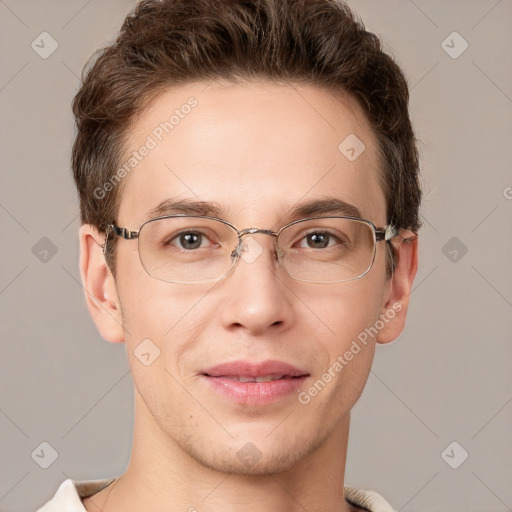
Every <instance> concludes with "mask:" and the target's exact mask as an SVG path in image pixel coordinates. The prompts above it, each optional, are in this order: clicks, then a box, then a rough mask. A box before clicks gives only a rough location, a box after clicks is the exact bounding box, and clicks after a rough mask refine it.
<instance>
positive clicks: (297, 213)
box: [146, 198, 362, 219]
mask: <svg viewBox="0 0 512 512" xmlns="http://www.w3.org/2000/svg"><path fill="white" fill-rule="evenodd" d="M173 214H185V215H204V216H208V217H218V218H221V219H223V218H225V217H226V210H224V209H223V208H222V207H221V206H219V205H218V204H217V203H214V202H211V201H193V200H191V199H173V198H169V199H165V200H164V201H162V202H161V203H160V204H158V205H157V206H155V207H154V208H152V209H151V210H149V211H148V212H147V214H146V216H147V217H146V218H148V219H153V218H155V217H162V216H164V215H173ZM318 215H344V216H349V217H356V218H358V219H361V218H362V214H361V211H360V210H359V208H358V207H357V206H355V205H353V204H350V203H347V202H345V201H342V200H341V199H337V198H325V199H315V200H311V201H303V202H300V203H298V204H296V205H294V206H293V207H292V208H291V210H289V212H288V213H287V214H286V216H287V217H292V218H304V217H315V216H318Z"/></svg>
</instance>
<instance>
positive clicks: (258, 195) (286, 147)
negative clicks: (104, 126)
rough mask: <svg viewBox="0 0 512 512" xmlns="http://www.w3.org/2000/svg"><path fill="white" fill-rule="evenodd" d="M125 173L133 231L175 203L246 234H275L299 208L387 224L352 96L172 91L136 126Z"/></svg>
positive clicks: (126, 220)
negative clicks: (328, 202)
mask: <svg viewBox="0 0 512 512" xmlns="http://www.w3.org/2000/svg"><path fill="white" fill-rule="evenodd" d="M121 166H123V168H124V170H125V174H126V177H125V178H124V179H123V182H122V195H121V202H120V207H119V212H118V218H117V219H116V221H117V222H118V223H119V224H122V225H128V226H131V227H133V226H136V225H140V224H141V223H142V222H144V221H145V220H147V219H148V218H150V217H151V214H153V216H154V213H155V211H157V210H155V208H156V207H157V206H158V205H159V204H161V203H162V202H164V201H166V200H169V198H173V200H176V201H185V202H187V201H189V202H190V201H194V202H209V203H213V204H215V205H216V206H217V207H218V209H217V211H218V212H219V213H220V214H222V215H223V216H224V218H227V220H231V221H233V222H235V223H237V224H239V225H245V224H244V223H246V222H247V223H248V224H247V225H249V224H250V225H257V224H261V225H263V223H269V224H272V225H273V224H274V223H275V222H276V221H278V220H279V219H284V220H286V216H287V214H288V213H290V212H291V211H292V210H293V208H294V207H295V206H296V205H297V204H302V203H304V202H307V201H309V202H311V201H314V200H325V199H337V200H340V201H344V202H345V203H348V204H350V205H353V206H355V207H356V208H357V209H358V210H359V211H360V212H361V215H362V216H363V217H365V218H368V219H370V220H373V221H374V222H375V223H376V224H382V223H383V222H385V220H386V219H385V212H386V205H385V199H384V194H383V191H382V189H381V187H380V184H379V174H380V169H379V162H378V158H377V146H376V142H375V137H374V135H373V134H372V132H371V129H370V127H369V125H368V123H367V120H366V118H365V116H364V114H363V112H362V110H361V109H360V108H359V105H358V104H357V103H356V101H355V100H354V99H353V98H351V97H350V96H348V95H346V94H341V93H339V92H336V93H335V92H329V91H326V90H324V89H321V88H319V87H315V86H311V85H308V86H304V85H301V86H299V85H291V84H275V83H269V82H265V81H253V82H248V83H244V84H233V83H228V82H213V83H210V84H208V83H199V82H198V83H192V84H187V85H186V86H182V87H178V88H173V89H168V90H166V91H164V92H162V93H161V94H159V95H158V96H157V97H156V98H155V99H154V100H153V101H152V102H151V103H150V104H149V106H148V108H147V109H146V110H145V111H143V112H142V114H141V115H140V116H139V117H138V118H137V119H136V120H135V121H134V123H133V126H132V129H131V130H130V132H129V135H128V138H127V144H126V150H125V152H124V153H123V155H122V158H121ZM198 214H201V213H200V212H198ZM228 217H229V218H228Z"/></svg>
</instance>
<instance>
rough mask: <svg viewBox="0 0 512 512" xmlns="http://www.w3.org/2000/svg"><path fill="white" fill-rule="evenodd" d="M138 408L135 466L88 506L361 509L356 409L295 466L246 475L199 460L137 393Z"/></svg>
mask: <svg viewBox="0 0 512 512" xmlns="http://www.w3.org/2000/svg"><path fill="white" fill-rule="evenodd" d="M135 412H136V413H135V426H134V438H133V447H132V453H131V459H130V463H129V466H128V469H127V470H126V472H125V473H124V474H123V475H122V476H121V477H120V478H119V479H118V480H117V481H116V483H115V485H113V484H112V485H110V486H109V487H108V488H107V489H105V490H104V491H102V493H99V494H103V496H102V497H99V495H97V496H94V497H92V498H91V503H93V504H94V506H90V508H89V507H88V503H87V500H86V501H84V505H85V506H86V509H87V510H88V511H89V510H90V511H91V512H92V511H94V512H96V510H97V508H99V509H100V510H102V512H120V511H121V510H122V511H123V512H135V511H139V510H143V509H146V510H148V509H153V510H183V511H190V512H199V511H203V510H205V511H206V510H208V511H212V512H217V511H223V512H235V511H239V510H241V509H244V510H254V511H260V510H261V511H263V510H264V511H266V512H274V511H275V512H278V511H279V512H280V511H282V510H287V511H289V512H295V511H297V512H299V511H301V512H303V511H304V510H308V511H309V512H316V511H325V510H332V511H336V512H350V511H351V510H354V509H353V508H351V507H350V506H349V504H348V503H347V502H346V501H345V499H344V490H343V482H344V475H345V462H346V452H347V443H348V431H349V424H350V417H349V415H347V416H346V417H344V418H343V419H342V421H341V422H340V424H338V425H337V427H336V429H335V430H334V431H333V432H332V433H330V435H329V436H328V437H327V438H326V439H324V440H323V441H322V442H321V443H320V444H319V445H318V446H316V447H313V446H311V447H309V449H308V447H301V449H302V450H303V452H304V456H303V457H301V458H300V460H298V462H296V463H295V464H293V466H292V467H289V468H288V469H285V470H282V469H280V470H279V471H277V472H272V471H271V470H270V471H268V472H262V473H261V474H247V472H244V473H245V474H242V472H240V471H237V472H232V471H229V470H226V471H222V470H221V469H219V465H218V464H215V465H210V467H209V466H207V465H205V464H204V463H203V462H202V461H201V462H200V459H201V457H200V456H198V454H197V453H195V451H194V448H195V447H194V446H193V445H192V443H190V442H188V439H187V437H192V436H190V434H188V436H187V435H185V436H184V438H181V439H179V438H178V439H176V438H172V437H170V436H169V435H168V434H166V433H164V432H162V430H161V429H160V428H159V427H158V425H157V424H156V422H155V421H154V419H153V417H152V416H151V414H150V413H149V410H148V409H147V408H146V406H145V404H144V402H143V400H142V399H141V397H140V395H138V393H137V392H136V400H135ZM196 448H197V447H196ZM213 466H215V467H213ZM267 467H270V466H267ZM226 469H227V468H226Z"/></svg>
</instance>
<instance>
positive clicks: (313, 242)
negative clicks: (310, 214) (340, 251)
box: [298, 231, 341, 249]
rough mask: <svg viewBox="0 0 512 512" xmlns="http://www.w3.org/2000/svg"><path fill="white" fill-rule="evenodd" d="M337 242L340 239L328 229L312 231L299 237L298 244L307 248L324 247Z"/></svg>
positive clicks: (339, 241)
mask: <svg viewBox="0 0 512 512" xmlns="http://www.w3.org/2000/svg"><path fill="white" fill-rule="evenodd" d="M339 243H341V240H340V239H339V238H338V237H337V236H335V235H333V234H332V233H329V232H328V231H313V232H311V233H308V234H307V235H305V236H304V237H303V238H301V240H300V241H299V244H298V246H299V247H302V248H309V249H325V248H326V247H332V246H334V245H336V244H339ZM304 244H307V245H304Z"/></svg>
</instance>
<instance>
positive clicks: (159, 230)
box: [103, 214, 398, 284]
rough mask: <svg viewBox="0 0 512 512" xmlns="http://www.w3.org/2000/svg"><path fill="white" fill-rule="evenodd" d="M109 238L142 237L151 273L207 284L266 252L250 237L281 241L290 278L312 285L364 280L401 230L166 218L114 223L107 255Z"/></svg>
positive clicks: (364, 224) (339, 221)
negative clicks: (380, 245) (135, 226)
mask: <svg viewBox="0 0 512 512" xmlns="http://www.w3.org/2000/svg"><path fill="white" fill-rule="evenodd" d="M110 234H114V235H116V236H120V237H121V238H124V239H125V240H133V239H135V238H137V239H138V250H139V258H140V262H141V264H142V266H143V267H144V269H145V270H146V272H147V273H148V274H149V275H150V276H152V277H154V278H156V279H159V280H161V281H166V282H169V283H190V284H192V283H207V282H212V281H218V280H220V279H223V278H224V277H226V276H228V275H229V274H230V273H231V272H232V271H233V269H234V268H235V266H236V264H237V263H238V262H239V260H240V259H244V260H245V261H246V262H247V263H252V262H253V261H254V260H255V259H256V258H257V257H258V256H259V254H261V252H263V248H262V247H261V245H260V244H259V243H258V242H257V241H256V240H255V238H253V237H249V238H247V239H245V238H244V237H246V236H247V235H254V234H265V235H269V236H272V237H275V238H276V254H277V258H278V261H279V263H280V264H281V266H282V267H283V268H284V270H285V271H286V272H287V274H288V275H289V276H290V277H291V278H293V279H296V280H298V281H304V282H310V283H343V282H345V281H352V280H355V279H360V278H361V277H363V276H364V275H365V274H367V273H368V271H369V270H370V268H371V267H372V265H373V262H374V260H375V252H376V247H377V242H381V241H383V240H384V241H389V240H391V239H392V238H394V237H395V236H397V234H398V229H397V228H396V227H395V226H393V225H391V224H389V225H387V226H385V227H384V228H376V227H375V225H374V224H373V223H372V222H371V221H369V220H365V219H359V218H355V217H314V218H307V219H300V220H296V221H293V222H290V223H289V224H286V225H285V226H283V227H282V228H281V229H280V230H279V231H277V232H274V231H271V230H268V229H258V228H248V229H243V230H241V231H239V230H238V229H237V228H236V227H235V226H234V225H233V224H231V223H229V222H227V221H225V220H223V219H218V218H215V217H207V216H190V215H185V214H176V215H166V216H163V217H157V218H154V219H150V220H148V221H146V222H144V223H143V224H141V226H140V228H139V230H138V231H130V230H128V229H127V228H122V227H119V226H116V225H114V224H109V225H108V227H107V230H106V239H105V244H104V247H103V250H104V253H105V254H106V253H107V241H108V238H109V236H110Z"/></svg>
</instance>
